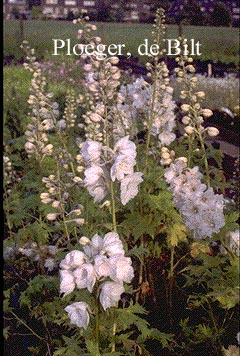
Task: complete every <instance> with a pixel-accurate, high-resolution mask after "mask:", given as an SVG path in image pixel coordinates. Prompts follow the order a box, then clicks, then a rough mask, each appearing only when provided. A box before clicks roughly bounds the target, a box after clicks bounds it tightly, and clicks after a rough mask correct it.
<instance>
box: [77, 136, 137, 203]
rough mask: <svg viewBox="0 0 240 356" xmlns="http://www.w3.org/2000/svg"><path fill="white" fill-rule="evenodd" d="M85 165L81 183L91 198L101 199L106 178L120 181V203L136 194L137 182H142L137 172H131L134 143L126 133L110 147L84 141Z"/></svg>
mask: <svg viewBox="0 0 240 356" xmlns="http://www.w3.org/2000/svg"><path fill="white" fill-rule="evenodd" d="M81 154H82V157H83V159H84V162H85V164H86V166H87V169H86V170H85V172H84V175H85V179H84V184H85V186H86V187H87V189H88V192H89V194H90V195H91V196H93V197H94V201H96V202H100V201H102V200H103V199H104V198H105V197H106V195H107V194H108V192H109V190H110V188H109V183H110V179H111V180H112V182H114V181H115V180H117V181H119V182H120V190H121V193H120V195H121V202H122V204H123V205H126V204H127V203H128V202H129V200H131V199H132V198H134V197H135V196H136V195H137V193H138V185H139V184H140V183H141V182H142V181H143V179H142V173H141V172H134V166H135V165H136V155H137V153H136V146H135V144H134V142H132V141H130V140H129V136H125V137H123V138H120V139H119V140H118V141H117V142H116V144H115V146H114V149H113V150H111V149H110V148H108V147H106V146H103V145H102V144H101V143H99V142H97V141H91V140H87V141H86V142H84V144H83V146H82V150H81Z"/></svg>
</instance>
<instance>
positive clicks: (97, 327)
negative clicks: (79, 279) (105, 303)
mask: <svg viewBox="0 0 240 356" xmlns="http://www.w3.org/2000/svg"><path fill="white" fill-rule="evenodd" d="M95 322H96V324H95V341H96V345H97V352H98V354H97V355H96V356H99V355H100V352H99V302H98V294H97V292H96V298H95Z"/></svg>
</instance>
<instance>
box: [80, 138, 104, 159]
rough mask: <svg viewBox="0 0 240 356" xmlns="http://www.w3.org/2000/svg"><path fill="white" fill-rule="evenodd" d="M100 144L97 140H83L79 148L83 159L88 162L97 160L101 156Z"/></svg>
mask: <svg viewBox="0 0 240 356" xmlns="http://www.w3.org/2000/svg"><path fill="white" fill-rule="evenodd" d="M101 152H102V145H101V143H99V142H96V141H92V140H87V141H86V142H84V144H83V146H82V150H81V154H82V156H83V159H84V161H85V162H86V163H87V164H89V163H92V162H98V161H99V160H100V157H101Z"/></svg>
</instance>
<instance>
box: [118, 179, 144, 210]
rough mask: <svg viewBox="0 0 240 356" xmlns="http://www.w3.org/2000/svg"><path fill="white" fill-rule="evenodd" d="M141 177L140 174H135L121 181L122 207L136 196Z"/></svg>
mask: <svg viewBox="0 0 240 356" xmlns="http://www.w3.org/2000/svg"><path fill="white" fill-rule="evenodd" d="M142 175H143V173H141V172H135V173H133V174H130V175H127V176H126V177H125V178H124V179H123V180H122V181H121V202H122V204H123V205H126V204H127V203H128V202H129V200H131V199H132V198H134V197H135V196H136V195H137V194H138V185H139V184H140V183H141V182H142V181H143V179H142Z"/></svg>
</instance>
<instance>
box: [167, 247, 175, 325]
mask: <svg viewBox="0 0 240 356" xmlns="http://www.w3.org/2000/svg"><path fill="white" fill-rule="evenodd" d="M173 278H174V246H171V257H170V271H169V293H168V303H169V322H170V326H171V328H172V326H173V318H172V308H173V301H172V293H173Z"/></svg>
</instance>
